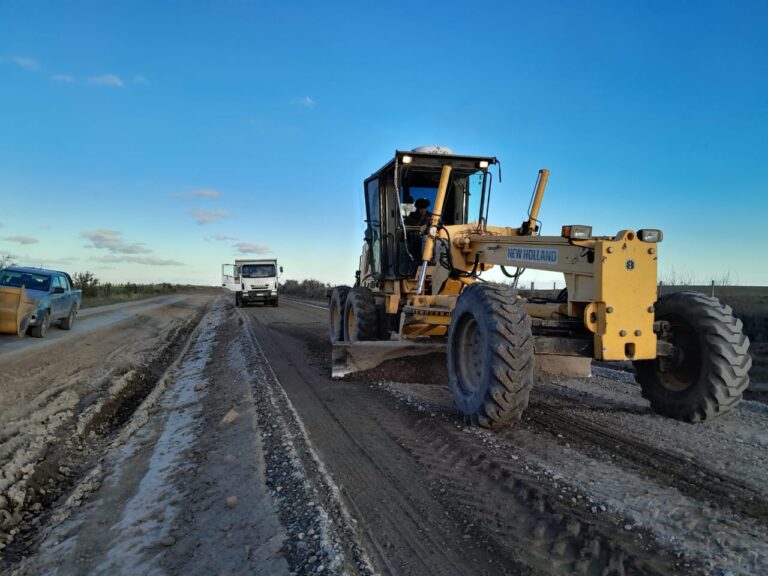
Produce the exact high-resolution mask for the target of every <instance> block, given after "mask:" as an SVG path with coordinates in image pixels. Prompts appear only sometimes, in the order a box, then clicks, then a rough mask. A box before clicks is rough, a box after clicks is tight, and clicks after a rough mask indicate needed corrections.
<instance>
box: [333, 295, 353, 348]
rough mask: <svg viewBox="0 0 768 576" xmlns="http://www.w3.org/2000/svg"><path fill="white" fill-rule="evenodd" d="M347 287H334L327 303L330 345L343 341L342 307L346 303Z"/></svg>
mask: <svg viewBox="0 0 768 576" xmlns="http://www.w3.org/2000/svg"><path fill="white" fill-rule="evenodd" d="M348 293H349V286H336V287H335V288H334V289H333V291H332V292H331V298H330V301H329V302H328V325H329V328H330V337H331V343H333V342H341V341H342V340H344V305H345V304H346V303H347V294H348Z"/></svg>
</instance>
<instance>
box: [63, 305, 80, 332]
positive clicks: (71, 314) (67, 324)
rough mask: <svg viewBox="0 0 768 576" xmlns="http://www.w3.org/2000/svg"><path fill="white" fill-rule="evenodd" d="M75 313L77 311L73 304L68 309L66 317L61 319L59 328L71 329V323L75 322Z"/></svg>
mask: <svg viewBox="0 0 768 576" xmlns="http://www.w3.org/2000/svg"><path fill="white" fill-rule="evenodd" d="M76 315H77V312H75V307H74V306H73V307H72V309H71V310H70V311H69V314H68V315H67V317H66V318H62V319H61V329H62V330H72V325H73V324H74V323H75V316H76Z"/></svg>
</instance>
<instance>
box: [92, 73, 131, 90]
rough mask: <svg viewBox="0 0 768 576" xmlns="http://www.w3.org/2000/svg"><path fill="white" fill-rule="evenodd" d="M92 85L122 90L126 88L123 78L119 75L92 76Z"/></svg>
mask: <svg viewBox="0 0 768 576" xmlns="http://www.w3.org/2000/svg"><path fill="white" fill-rule="evenodd" d="M90 83H91V84H97V85H99V86H113V87H115V88H122V87H123V86H125V84H124V83H123V80H122V78H120V76H118V75H117V74H102V75H101V76H92V77H91V78H90Z"/></svg>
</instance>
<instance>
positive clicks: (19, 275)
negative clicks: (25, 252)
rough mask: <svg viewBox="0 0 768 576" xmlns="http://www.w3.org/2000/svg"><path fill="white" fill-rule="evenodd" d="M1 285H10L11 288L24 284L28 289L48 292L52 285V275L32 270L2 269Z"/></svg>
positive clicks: (0, 274) (0, 275)
mask: <svg viewBox="0 0 768 576" xmlns="http://www.w3.org/2000/svg"><path fill="white" fill-rule="evenodd" d="M0 286H10V287H11V288H20V287H21V286H24V288H26V289H27V290H42V291H43V292H48V289H49V288H50V287H51V277H50V276H45V275H43V274H34V273H32V272H19V271H17V270H3V271H0Z"/></svg>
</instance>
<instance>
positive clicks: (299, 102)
mask: <svg viewBox="0 0 768 576" xmlns="http://www.w3.org/2000/svg"><path fill="white" fill-rule="evenodd" d="M291 104H295V105H296V106H304V107H305V108H314V106H315V100H314V98H312V97H311V96H304V97H303V98H294V99H293V100H291Z"/></svg>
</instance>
